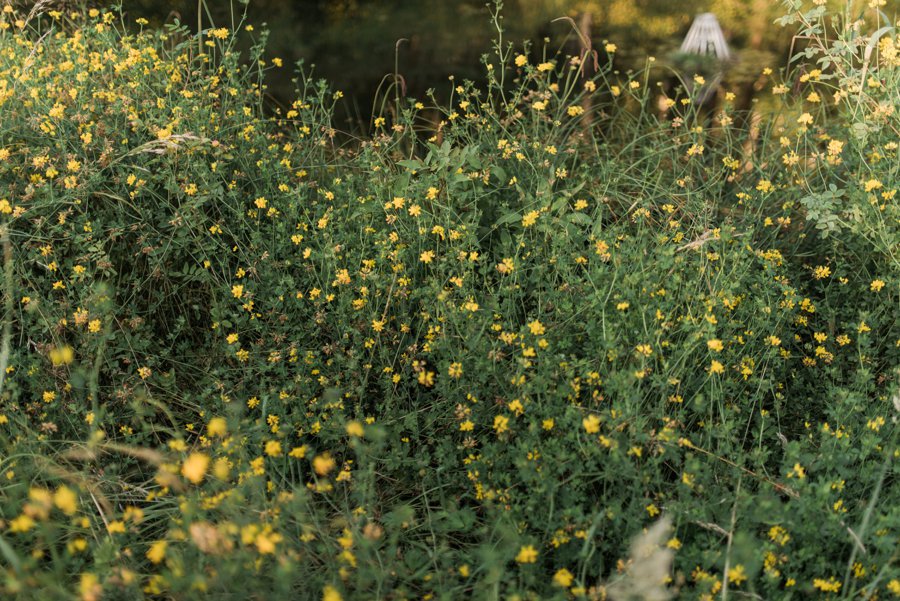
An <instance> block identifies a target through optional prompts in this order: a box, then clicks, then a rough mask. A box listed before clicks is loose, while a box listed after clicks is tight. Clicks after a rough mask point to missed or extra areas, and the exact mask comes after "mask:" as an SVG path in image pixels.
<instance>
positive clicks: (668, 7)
mask: <svg viewBox="0 0 900 601" xmlns="http://www.w3.org/2000/svg"><path fill="white" fill-rule="evenodd" d="M485 1H486V0H250V2H249V5H248V7H247V11H248V21H249V22H250V23H252V24H254V26H255V27H257V28H259V27H260V26H262V25H263V24H265V25H266V27H267V28H268V29H269V30H270V31H271V36H270V38H269V46H268V48H269V54H270V56H279V57H281V58H283V59H284V61H285V63H286V64H293V63H295V62H296V61H297V60H299V59H303V60H304V61H305V63H306V64H307V65H309V64H315V65H316V73H317V74H318V75H319V76H321V77H324V78H326V79H327V80H328V81H329V83H330V84H331V85H332V86H334V87H335V88H336V89H340V90H342V91H343V92H344V94H345V96H346V97H347V99H348V103H347V111H348V114H347V115H345V118H346V119H347V120H348V126H351V125H354V124H355V125H359V124H364V123H368V121H369V119H370V117H371V114H372V106H373V105H372V102H373V96H374V93H375V91H376V89H377V88H378V85H379V82H380V81H381V80H382V78H383V77H384V76H385V75H386V74H388V73H392V72H393V71H394V65H395V59H396V61H397V66H398V68H399V72H400V73H401V74H402V75H403V77H404V80H405V82H406V85H407V94H408V95H410V96H412V97H415V98H420V99H421V98H424V96H425V93H426V90H428V89H429V88H435V89H436V90H437V92H438V96H439V97H440V96H443V94H442V92H444V91H446V90H449V84H448V82H447V76H448V75H450V74H453V75H455V76H456V77H457V79H472V80H475V81H478V80H479V79H480V78H481V74H482V73H483V69H482V67H481V66H480V64H479V59H480V57H481V55H483V54H485V53H487V52H489V51H490V49H491V40H492V38H493V36H494V34H495V32H494V31H493V29H492V27H491V24H490V21H489V10H488V7H487V6H486V5H485ZM828 1H829V2H830V3H835V4H840V5H843V3H844V0H828ZM870 1H871V0H854V2H853V4H858V5H859V6H858V10H859V12H860V13H861V12H862V11H863V10H864V9H866V8H867V6H868V4H869V2H870ZM879 1H880V0H879ZM205 5H206V8H205V11H208V12H209V13H210V14H211V16H212V17H213V19H214V22H215V24H216V25H217V26H229V25H230V24H231V22H232V15H234V14H237V15H238V16H239V15H240V14H241V13H242V12H243V10H244V5H243V4H242V3H241V2H240V1H239V0H205ZM124 6H125V8H126V10H127V11H128V13H129V16H130V17H132V18H138V17H141V16H143V17H147V18H151V19H152V20H154V21H155V22H157V23H160V22H164V21H172V20H173V19H176V18H178V19H180V20H181V22H183V23H186V24H188V25H189V26H191V27H192V29H195V28H196V23H197V9H198V2H197V0H128V1H127V2H125V4H124ZM855 8H856V7H854V9H855ZM882 10H883V11H884V12H885V13H886V14H887V15H888V16H889V17H891V18H892V19H893V20H894V21H896V19H897V16H898V14H900V0H887V2H886V4H885V6H883V7H882ZM702 12H712V13H714V14H715V15H716V16H717V17H718V19H719V23H720V24H721V26H722V29H723V31H724V33H725V37H726V40H727V41H728V43H729V45H730V47H731V49H732V52H733V54H734V56H735V60H734V61H733V63H732V64H731V66H730V68H729V70H728V73H727V75H726V83H727V85H728V86H730V89H732V88H733V89H735V90H736V91H737V92H738V95H739V103H741V104H744V105H746V106H749V103H750V102H751V100H752V98H753V96H754V94H755V93H756V92H757V91H759V90H758V88H760V83H759V82H760V80H759V77H760V73H761V72H762V70H763V69H764V68H765V67H772V68H774V69H776V70H777V69H778V68H779V67H782V66H784V65H785V64H786V61H787V58H788V57H787V54H788V52H789V51H790V45H791V35H792V33H793V32H792V31H789V30H785V29H782V28H781V27H779V26H778V25H776V24H775V23H774V20H775V19H776V18H777V17H778V16H780V15H782V14H783V12H784V8H783V6H782V3H781V2H780V1H778V0H679V1H678V2H672V0H505V6H504V10H503V14H504V17H505V18H504V26H505V28H506V30H507V34H506V38H507V39H509V40H511V41H513V42H515V43H521V41H522V40H525V39H530V40H533V41H534V42H536V49H537V51H538V52H539V51H540V49H541V48H542V46H543V40H544V39H549V40H550V42H549V43H548V49H549V50H550V51H551V52H552V51H555V50H556V49H558V48H560V47H563V48H565V49H567V50H569V51H572V52H576V51H577V49H578V47H577V37H576V36H575V35H574V32H573V30H572V27H571V25H570V24H568V23H566V22H563V21H557V22H553V20H554V19H556V18H558V17H561V16H569V17H572V18H573V19H574V20H575V21H576V22H578V23H582V24H584V23H585V21H584V19H583V17H584V15H586V14H587V15H590V18H589V24H590V27H589V29H590V34H591V38H592V40H593V43H594V46H595V47H597V46H601V45H602V43H603V42H604V41H606V40H608V41H610V42H612V43H615V44H616V45H617V47H618V52H617V53H616V59H615V60H616V67H617V68H618V69H619V70H620V71H622V72H623V73H624V72H626V71H627V70H628V69H630V68H634V67H637V66H639V65H642V64H643V63H644V61H645V60H646V58H647V57H648V56H656V57H658V58H659V59H660V60H659V65H660V70H661V72H660V76H664V72H662V70H663V69H665V68H666V66H672V61H671V60H667V58H669V57H672V56H673V53H675V52H676V51H677V49H678V46H679V45H680V44H681V41H682V39H683V38H684V35H685V33H686V32H687V30H688V28H689V27H690V25H691V22H692V20H693V18H694V17H695V16H696V15H697V14H699V13H702ZM203 22H204V24H205V25H204V26H208V19H207V15H206V14H204V17H203ZM401 39H404V40H406V41H404V42H402V43H400V44H398V41H399V40H401ZM395 55H396V56H395ZM291 78H292V73H291V70H290V69H284V70H282V72H281V73H280V74H278V75H273V78H272V80H271V81H270V82H269V93H270V94H271V95H272V97H273V99H274V100H275V101H280V102H289V101H290V98H291V96H292V84H291Z"/></svg>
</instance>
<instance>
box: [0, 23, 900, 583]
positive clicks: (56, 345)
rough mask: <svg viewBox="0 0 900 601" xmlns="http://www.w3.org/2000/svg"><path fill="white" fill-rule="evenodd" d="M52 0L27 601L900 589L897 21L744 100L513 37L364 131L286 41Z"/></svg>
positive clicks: (6, 222) (7, 185) (8, 86)
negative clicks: (197, 29)
mask: <svg viewBox="0 0 900 601" xmlns="http://www.w3.org/2000/svg"><path fill="white" fill-rule="evenodd" d="M797 9H798V7H792V10H793V11H794V12H792V13H791V15H793V17H789V18H788V20H790V18H795V19H802V20H803V21H804V23H803V24H802V27H803V28H804V31H803V33H805V34H806V35H807V36H808V37H810V38H813V39H814V40H816V41H817V40H819V39H821V40H825V39H826V38H825V30H824V27H825V23H826V21H825V20H826V18H827V17H828V15H827V14H826V12H825V10H824V8H817V9H816V10H814V11H812V12H810V13H805V14H800V15H799V16H798V15H797V13H796V10H797ZM870 12H873V15H872V16H873V19H875V18H879V17H878V16H877V14H874V11H870ZM26 17H28V15H26V14H24V13H16V12H14V11H11V10H10V11H5V12H4V13H3V22H2V29H0V107H2V111H3V113H2V114H3V120H2V123H0V181H2V186H3V188H2V189H3V190H4V192H3V193H2V194H3V199H2V200H0V212H2V213H3V225H2V227H3V240H4V248H5V253H6V254H5V263H4V265H5V277H4V284H3V286H4V299H5V303H6V304H5V307H6V310H5V313H4V327H5V330H4V339H3V344H4V347H3V353H2V357H0V360H2V363H3V365H2V367H3V368H4V370H3V378H4V379H3V380H2V381H0V394H2V400H0V445H2V448H3V456H2V459H0V464H2V473H3V477H2V478H0V481H2V483H3V484H2V493H3V494H2V497H0V554H2V556H3V558H4V568H3V570H4V572H3V574H4V575H3V578H4V579H3V583H2V587H3V589H2V590H3V591H4V593H5V594H6V595H10V596H14V597H17V598H41V599H50V598H73V597H78V598H81V599H85V600H97V599H101V598H102V599H136V598H176V599H190V598H201V597H212V598H236V599H245V598H253V599H256V598H260V599H261V598H285V599H287V598H310V599H325V600H326V601H336V600H338V599H342V598H346V599H355V598H359V599H369V598H385V599H408V598H425V599H433V598H438V599H451V598H459V597H476V598H482V597H483V598H492V599H493V598H503V599H532V598H559V599H564V598H569V597H575V598H588V599H605V598H607V597H608V598H611V599H630V598H644V599H650V598H660V597H654V596H653V595H654V594H656V593H659V592H660V591H661V590H662V589H663V588H665V589H666V590H668V592H669V593H670V594H672V595H674V596H678V597H685V598H700V599H712V598H714V597H718V596H722V597H723V598H724V597H725V596H726V593H727V592H728V591H731V592H732V594H733V595H750V596H756V597H760V598H767V599H771V598H778V599H792V598H801V597H807V596H810V595H813V594H818V595H821V596H822V597H829V596H830V597H834V598H838V597H846V598H851V597H854V598H855V597H861V598H869V599H874V598H875V597H876V596H879V597H885V596H888V597H889V596H891V595H894V596H900V568H898V566H897V540H898V536H900V503H898V501H900V490H898V487H897V467H896V465H897V462H896V461H895V460H896V458H897V455H898V453H900V451H898V445H897V430H898V428H897V419H898V413H900V396H898V392H897V383H896V379H897V371H896V369H897V367H898V365H900V331H898V323H897V320H898V315H900V313H898V311H897V309H898V298H900V296H898V291H900V288H898V282H900V269H898V268H900V263H898V253H897V241H898V225H900V220H898V206H897V201H896V199H895V194H896V188H897V186H898V185H900V184H898V182H900V177H898V165H900V162H898V161H897V151H898V142H900V138H898V130H900V115H898V113H897V112H896V111H897V109H898V108H900V107H898V101H897V98H898V94H897V92H898V90H900V87H898V79H897V70H898V67H900V61H898V55H897V45H898V41H897V37H896V32H895V31H894V30H893V29H890V28H888V29H879V30H878V34H876V36H877V37H876V36H868V35H863V34H862V33H861V31H860V30H854V29H852V28H851V29H847V30H846V35H845V37H844V38H840V37H839V38H838V41H837V42H834V46H830V45H824V42H823V45H822V46H820V49H819V50H818V51H817V50H816V46H815V44H814V43H811V45H810V50H809V51H806V52H807V55H806V58H808V59H810V60H813V59H815V58H818V56H827V57H828V58H827V60H826V62H825V63H823V65H824V66H822V67H821V69H822V70H821V72H818V71H812V72H810V69H809V68H808V69H806V70H805V71H803V72H804V73H805V74H803V75H802V76H798V77H797V78H796V81H795V80H794V79H787V80H785V83H780V82H776V81H774V80H773V81H770V84H771V85H773V86H775V89H774V92H775V94H776V98H779V100H778V102H779V103H780V105H779V106H778V108H777V109H775V110H773V111H772V112H767V113H765V114H762V113H756V116H755V117H753V118H751V117H750V116H747V115H739V114H737V113H736V112H735V111H734V110H733V109H732V108H731V105H730V102H731V96H725V99H724V104H723V105H722V107H721V112H719V113H717V114H716V115H714V116H706V115H705V114H704V113H702V112H700V111H699V110H698V109H695V108H694V105H693V104H692V103H691V99H690V98H680V97H679V98H672V99H670V100H669V101H668V102H666V101H667V99H665V98H663V99H659V98H657V97H656V96H657V95H656V93H655V92H654V91H653V82H651V81H650V80H649V77H648V73H649V71H642V72H640V73H633V74H630V75H629V76H628V77H626V76H623V75H620V74H618V73H616V72H614V71H612V70H611V69H612V67H611V66H610V67H608V68H605V69H601V70H600V71H599V72H596V73H594V72H593V69H592V67H593V61H592V59H591V57H590V56H586V57H581V59H583V60H580V59H579V58H578V57H575V58H572V57H563V56H547V55H546V54H542V53H541V51H540V50H536V49H532V48H528V47H526V48H523V49H521V52H516V51H514V50H513V49H512V48H508V47H506V46H504V45H503V44H502V43H500V42H498V43H497V45H496V46H495V48H494V54H491V55H486V56H485V59H484V65H485V69H486V73H487V75H488V80H489V82H490V84H489V87H488V89H485V90H478V89H475V87H474V86H473V84H471V83H470V82H457V81H454V82H453V83H452V84H451V85H453V86H454V92H453V97H452V101H451V103H450V104H449V105H448V106H436V105H435V103H433V102H431V103H429V102H426V101H425V100H423V101H422V102H418V101H416V100H414V99H407V98H403V97H401V96H400V95H399V92H400V89H399V86H396V88H395V89H391V90H389V93H388V94H387V96H389V97H392V99H391V100H386V101H385V103H384V106H385V112H384V115H383V116H382V117H379V118H378V119H376V120H375V123H374V130H373V132H371V135H369V136H366V137H365V138H364V139H360V140H356V141H350V140H348V139H347V138H346V137H345V136H343V135H342V134H340V133H339V132H337V131H336V129H335V127H334V125H333V124H332V121H331V115H332V113H333V110H334V107H335V104H336V103H337V102H339V100H340V96H341V94H340V92H333V91H331V90H329V89H328V87H327V85H326V84H325V83H324V82H320V81H314V80H311V79H310V78H309V77H308V75H307V74H306V73H307V72H305V71H304V69H303V66H302V65H299V66H298V70H297V79H296V82H297V88H298V90H297V100H296V101H295V102H294V103H293V104H292V105H291V106H289V107H282V108H278V109H274V110H272V111H268V112H267V111H266V110H264V96H265V94H264V89H265V87H264V83H263V78H264V76H265V73H266V72H267V71H268V70H270V69H279V68H284V67H282V65H281V64H280V62H281V61H279V60H278V59H276V58H272V57H267V56H266V55H265V53H264V41H265V35H264V34H263V35H262V36H261V39H260V40H259V42H258V43H257V44H256V45H255V46H254V49H253V51H252V52H251V56H250V57H249V58H248V60H246V61H245V60H242V57H241V56H239V53H238V52H236V51H235V50H234V43H235V39H236V35H251V34H248V33H241V34H237V33H236V32H231V31H228V30H226V29H210V30H207V31H205V32H203V35H202V36H197V35H192V34H191V33H190V32H188V31H187V30H186V29H184V28H179V27H168V28H166V29H163V30H140V27H139V24H137V25H136V26H135V28H134V30H133V31H132V30H131V29H130V28H126V27H124V26H123V24H122V23H121V22H120V20H119V16H118V14H117V13H115V12H106V11H92V12H85V13H82V12H72V13H71V14H68V13H67V14H63V13H59V12H50V13H46V14H43V15H31V16H30V19H28V20H26ZM495 20H496V15H495ZM496 22H497V23H499V21H496ZM241 28H242V29H243V25H241ZM840 31H845V30H840ZM842 35H844V34H842ZM870 49H872V50H870ZM601 51H603V52H607V53H609V54H610V55H611V58H614V56H613V55H614V53H615V51H616V49H615V48H614V47H612V46H611V45H610V46H608V47H607V48H605V49H601ZM817 52H820V54H818V55H817V54H816V53H817ZM244 58H247V57H244ZM861 58H863V59H864V60H861ZM608 63H609V64H610V65H612V64H614V61H608ZM650 66H651V65H650V64H649V63H648V68H649V67H650ZM793 67H794V65H793V64H792V69H793ZM797 71H802V70H799V69H797ZM586 73H593V74H592V75H591V76H590V77H586V76H585V74H586ZM861 82H862V83H861ZM876 84H877V85H876ZM788 85H796V86H797V90H799V91H798V92H797V93H795V94H789V93H786V92H787V91H788ZM395 92H396V95H395ZM835 93H837V96H835V95H834V94H835ZM780 98H783V100H780ZM829 100H836V102H834V103H829V102H827V101H829ZM657 105H661V106H663V105H664V106H667V107H668V110H667V111H666V112H665V113H663V114H657V112H656V109H655V108H654V107H656V106H657ZM426 110H436V111H439V113H440V114H441V115H442V121H441V122H440V125H439V126H438V127H437V128H436V129H435V128H432V127H431V125H430V124H429V123H428V122H427V120H425V119H424V118H423V117H421V114H422V112H423V111H426ZM736 123H746V124H747V125H746V126H738V125H736ZM654 525H655V526H654ZM667 525H670V526H671V528H670V529H668V530H667ZM645 532H646V533H645ZM642 533H645V534H644V535H643V538H642V539H641V541H642V542H641V544H639V545H636V546H635V547H633V548H632V547H631V541H632V540H633V539H635V537H640V536H641V535H642ZM643 547H649V548H651V549H652V550H653V553H652V554H651V555H650V557H649V558H648V557H647V553H646V552H645V551H646V549H645V548H643ZM654 591H655V592H654Z"/></svg>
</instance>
